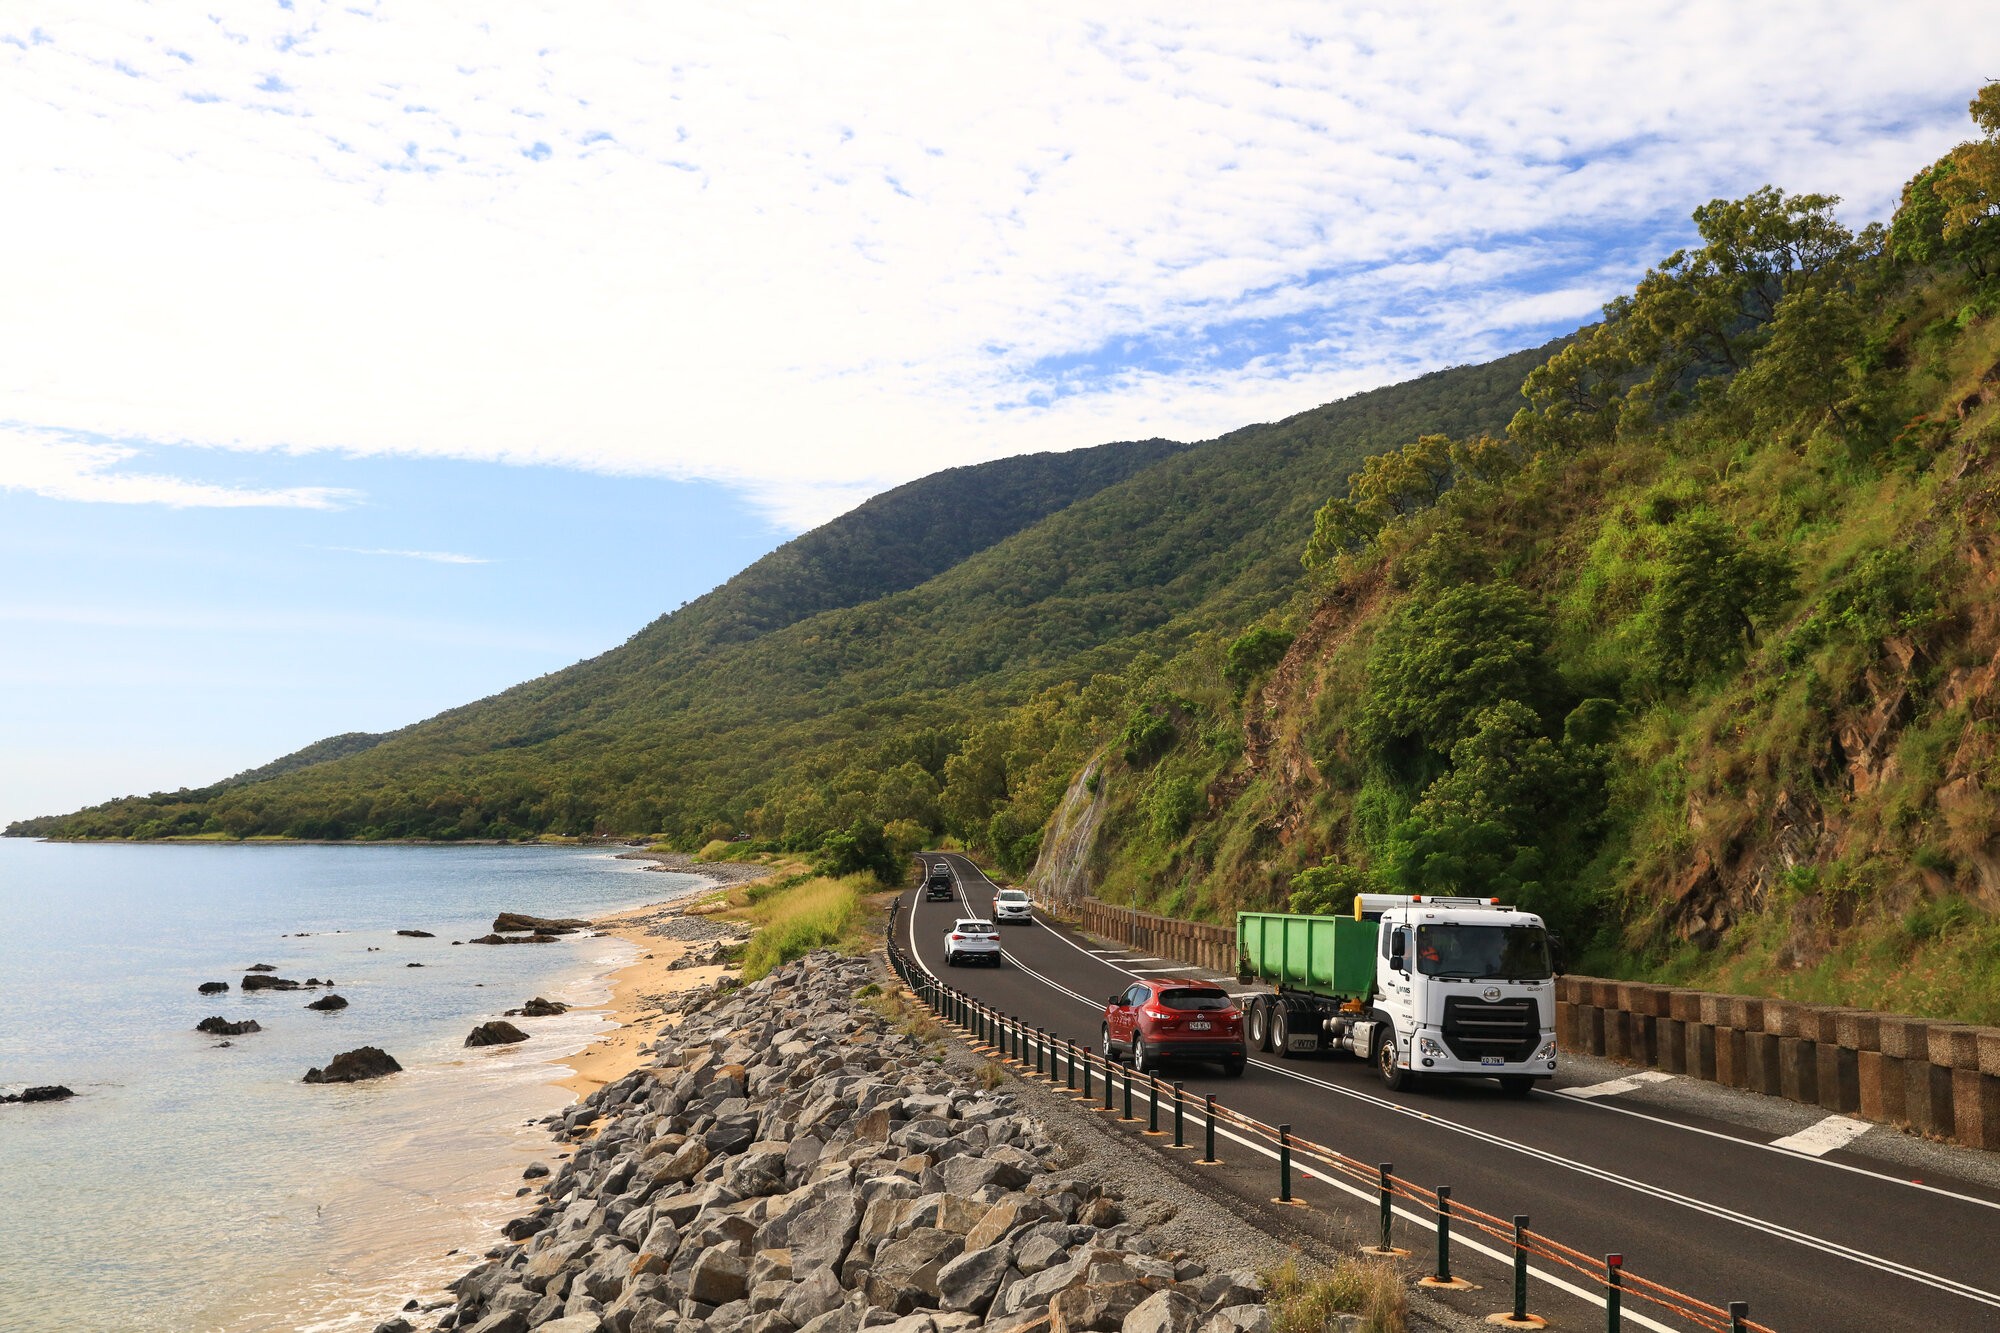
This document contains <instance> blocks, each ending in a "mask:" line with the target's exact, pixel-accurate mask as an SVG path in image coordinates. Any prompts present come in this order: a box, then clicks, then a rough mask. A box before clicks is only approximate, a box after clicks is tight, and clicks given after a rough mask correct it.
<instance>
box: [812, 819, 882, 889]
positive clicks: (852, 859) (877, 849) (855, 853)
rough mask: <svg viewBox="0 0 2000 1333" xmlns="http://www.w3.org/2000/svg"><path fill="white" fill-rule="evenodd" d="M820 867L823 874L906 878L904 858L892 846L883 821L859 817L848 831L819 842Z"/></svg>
mask: <svg viewBox="0 0 2000 1333" xmlns="http://www.w3.org/2000/svg"><path fill="white" fill-rule="evenodd" d="M817 869H818V870H819V872H820V873H821V874H823V875H833V876H840V875H857V874H862V873H864V872H865V873H867V874H870V875H873V876H874V877H875V879H876V880H877V882H879V883H882V884H897V883H900V882H901V881H902V878H903V861H902V858H901V857H899V856H898V855H897V852H896V849H895V848H893V847H891V846H890V844H889V839H888V838H887V837H886V836H885V835H884V833H883V830H882V826H881V825H880V824H874V823H870V822H869V821H868V820H865V819H857V820H855V821H854V823H852V824H850V825H849V826H848V827H847V829H846V831H845V832H841V833H829V834H827V835H826V838H825V839H824V840H823V841H822V842H821V843H820V845H819V857H818V861H817Z"/></svg>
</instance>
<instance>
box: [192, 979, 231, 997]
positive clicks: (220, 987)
mask: <svg viewBox="0 0 2000 1333" xmlns="http://www.w3.org/2000/svg"><path fill="white" fill-rule="evenodd" d="M195 989H196V990H198V991H200V992H201V993H202V994H203V995H220V994H222V993H223V992H224V991H226V990H228V989H229V983H228V982H226V981H204V982H202V983H201V984H200V985H199V986H196V987H195Z"/></svg>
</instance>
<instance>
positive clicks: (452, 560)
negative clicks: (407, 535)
mask: <svg viewBox="0 0 2000 1333" xmlns="http://www.w3.org/2000/svg"><path fill="white" fill-rule="evenodd" d="M322 549H324V550H328V551H345V552H347V553H348V554H349V555H393V556H399V557H401V558H402V559H404V560H428V561H430V562H432V563H433V564H439V565H490V564H492V563H493V562H492V561H491V560H489V559H488V558H487V557H485V556H483V555H460V554H459V553H458V552H456V551H397V550H391V549H389V548H387V547H378V546H328V547H323V548H322Z"/></svg>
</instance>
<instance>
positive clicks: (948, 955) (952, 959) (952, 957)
mask: <svg viewBox="0 0 2000 1333" xmlns="http://www.w3.org/2000/svg"><path fill="white" fill-rule="evenodd" d="M944 965H945V966H946V967H957V966H958V955H957V954H955V953H953V952H952V951H951V950H949V949H946V950H945V951H944Z"/></svg>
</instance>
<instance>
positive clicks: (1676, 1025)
mask: <svg viewBox="0 0 2000 1333" xmlns="http://www.w3.org/2000/svg"><path fill="white" fill-rule="evenodd" d="M1653 1040H1654V1053H1653V1063H1654V1064H1655V1065H1657V1066H1659V1067H1660V1068H1661V1069H1664V1070H1665V1071H1666V1072H1667V1073H1669V1074H1685V1073H1687V1027H1686V1025H1685V1024H1684V1023H1682V1022H1681V1020H1680V1019H1678V1018H1656V1019H1654V1020H1653Z"/></svg>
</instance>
